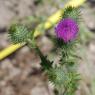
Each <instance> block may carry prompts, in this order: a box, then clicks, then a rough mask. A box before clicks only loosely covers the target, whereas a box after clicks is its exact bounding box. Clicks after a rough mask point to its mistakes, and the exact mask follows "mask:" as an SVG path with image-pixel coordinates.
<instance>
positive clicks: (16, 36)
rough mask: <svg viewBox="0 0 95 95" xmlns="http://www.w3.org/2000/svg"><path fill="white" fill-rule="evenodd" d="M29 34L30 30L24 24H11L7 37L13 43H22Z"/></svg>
mask: <svg viewBox="0 0 95 95" xmlns="http://www.w3.org/2000/svg"><path fill="white" fill-rule="evenodd" d="M29 36H30V32H29V31H28V29H27V28H26V27H25V26H24V25H17V24H13V25H12V26H11V27H10V29H9V37H10V39H11V41H12V42H13V43H14V44H17V43H24V42H26V41H27V39H28V38H29Z"/></svg>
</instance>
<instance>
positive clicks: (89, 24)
mask: <svg viewBox="0 0 95 95" xmlns="http://www.w3.org/2000/svg"><path fill="white" fill-rule="evenodd" d="M68 1H69V0H0V51H2V50H3V49H4V48H7V47H8V46H9V45H10V44H11V42H10V41H9V38H8V28H9V27H10V25H11V24H12V23H15V22H19V23H24V24H27V25H28V26H29V27H35V26H37V25H38V24H39V23H40V22H44V21H46V19H47V18H48V17H49V16H50V15H52V14H53V13H55V12H56V11H57V10H59V9H61V8H63V7H64V5H65V4H66V3H67V2H68ZM80 10H81V14H82V22H81V27H82V28H81V30H82V32H84V31H85V34H83V35H84V36H82V44H81V45H82V49H81V50H80V54H81V55H82V57H83V59H82V60H81V61H80V63H79V66H78V72H79V73H81V77H82V79H81V81H80V85H79V87H78V90H77V91H76V95H95V0H87V1H86V2H85V3H84V4H83V5H82V6H81V8H80ZM52 31H54V27H53V28H51V29H49V30H47V31H46V33H45V35H44V36H39V37H37V43H38V45H39V47H40V48H41V50H42V52H43V53H44V54H47V55H48V54H50V56H49V57H50V59H51V60H55V61H56V62H57V61H58V56H57V55H56V54H55V53H54V51H53V48H54V46H53V43H52V41H51V40H50V39H49V38H48V33H50V34H52ZM39 63H40V59H39V57H38V55H37V54H36V53H35V51H34V50H30V49H29V48H28V47H27V46H24V47H22V48H21V49H18V50H17V51H16V52H14V53H13V54H11V55H9V56H8V57H6V58H5V59H3V60H2V61H0V95H54V89H53V87H52V86H51V85H50V84H49V83H48V80H47V76H46V75H44V74H43V72H42V71H41V69H40V65H39Z"/></svg>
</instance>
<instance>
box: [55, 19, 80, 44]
mask: <svg viewBox="0 0 95 95" xmlns="http://www.w3.org/2000/svg"><path fill="white" fill-rule="evenodd" d="M78 31H79V28H78V24H77V23H76V21H75V20H73V19H71V18H65V19H62V20H61V21H60V22H59V23H58V25H57V26H56V27H55V32H56V35H57V37H58V38H59V39H62V40H64V42H65V43H67V42H69V41H72V40H73V39H75V38H76V36H77V34H78Z"/></svg>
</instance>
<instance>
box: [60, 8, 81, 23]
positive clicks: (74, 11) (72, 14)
mask: <svg viewBox="0 0 95 95" xmlns="http://www.w3.org/2000/svg"><path fill="white" fill-rule="evenodd" d="M62 18H72V19H73V20H75V21H76V22H77V23H79V22H80V21H81V13H80V10H79V9H78V8H74V7H72V6H69V7H67V8H65V10H64V13H63V16H62Z"/></svg>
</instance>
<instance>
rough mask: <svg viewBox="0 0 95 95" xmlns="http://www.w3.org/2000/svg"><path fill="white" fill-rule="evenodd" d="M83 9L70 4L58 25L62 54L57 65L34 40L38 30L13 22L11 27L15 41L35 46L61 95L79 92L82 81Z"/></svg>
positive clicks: (11, 36)
mask: <svg viewBox="0 0 95 95" xmlns="http://www.w3.org/2000/svg"><path fill="white" fill-rule="evenodd" d="M79 21H80V11H79V9H77V8H73V7H67V8H66V9H65V11H64V15H63V16H62V19H61V20H60V22H58V24H57V25H56V26H55V32H54V33H55V35H56V36H55V37H54V45H55V47H57V51H58V52H59V53H60V60H59V63H57V64H55V65H54V61H53V62H51V61H50V60H49V59H47V56H44V55H43V53H42V52H41V51H40V49H39V47H38V46H37V44H36V41H35V39H34V36H33V35H34V33H35V32H34V29H33V31H32V32H30V30H29V29H27V27H25V26H24V25H12V26H11V27H10V29H9V37H10V39H11V41H12V42H13V43H14V44H16V43H26V44H28V46H30V48H34V49H35V51H36V52H37V54H38V55H39V57H40V59H41V63H40V65H41V67H42V69H43V71H44V72H45V73H46V74H47V75H48V80H49V81H50V83H51V84H52V85H53V86H54V88H55V89H56V90H57V92H58V93H57V95H75V92H76V90H77V88H78V83H79V80H80V75H79V74H78V73H77V62H78V56H77V54H76V51H77V44H78V38H79V37H78V36H79Z"/></svg>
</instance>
